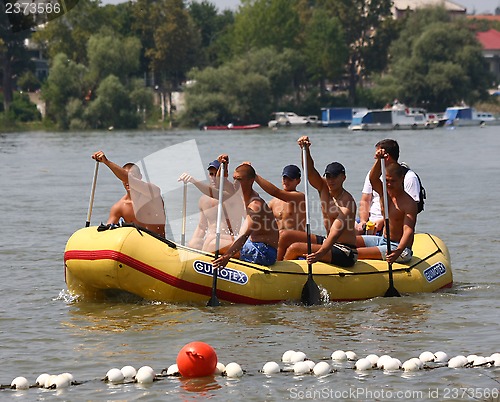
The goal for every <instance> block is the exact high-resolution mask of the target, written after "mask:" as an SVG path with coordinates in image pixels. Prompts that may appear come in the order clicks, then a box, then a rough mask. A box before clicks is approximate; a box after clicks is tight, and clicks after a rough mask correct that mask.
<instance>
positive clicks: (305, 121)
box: [267, 112, 318, 128]
mask: <svg viewBox="0 0 500 402" xmlns="http://www.w3.org/2000/svg"><path fill="white" fill-rule="evenodd" d="M313 124H314V125H316V124H318V116H299V115H297V113H294V112H276V113H274V119H273V120H271V121H269V122H268V123H267V125H268V126H269V127H276V128H277V127H289V126H311V125H313Z"/></svg>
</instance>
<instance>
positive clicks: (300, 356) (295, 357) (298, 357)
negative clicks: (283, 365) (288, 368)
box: [290, 352, 307, 363]
mask: <svg viewBox="0 0 500 402" xmlns="http://www.w3.org/2000/svg"><path fill="white" fill-rule="evenodd" d="M306 358H307V356H306V354H305V353H304V352H295V353H293V354H292V355H291V356H290V363H297V362H303V361H304V360H306Z"/></svg>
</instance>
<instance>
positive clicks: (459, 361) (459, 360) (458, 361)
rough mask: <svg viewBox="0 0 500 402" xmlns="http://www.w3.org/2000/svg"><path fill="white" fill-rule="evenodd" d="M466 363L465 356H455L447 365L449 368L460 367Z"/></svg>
mask: <svg viewBox="0 0 500 402" xmlns="http://www.w3.org/2000/svg"><path fill="white" fill-rule="evenodd" d="M467 363H468V360H467V358H466V357H465V356H455V357H452V358H451V359H450V360H449V361H448V367H450V368H461V367H464V366H465V365H466V364H467Z"/></svg>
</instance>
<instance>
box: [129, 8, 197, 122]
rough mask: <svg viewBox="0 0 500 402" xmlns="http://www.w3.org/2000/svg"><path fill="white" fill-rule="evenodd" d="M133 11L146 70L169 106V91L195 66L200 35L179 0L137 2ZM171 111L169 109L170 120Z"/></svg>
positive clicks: (175, 87) (175, 88)
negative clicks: (152, 77) (151, 74)
mask: <svg viewBox="0 0 500 402" xmlns="http://www.w3.org/2000/svg"><path fill="white" fill-rule="evenodd" d="M134 10H135V11H134V12H135V20H136V22H135V27H136V29H138V31H140V32H141V41H142V44H143V46H144V49H145V52H144V55H145V57H146V59H147V60H148V65H149V70H150V71H152V72H153V75H154V81H155V85H157V86H158V90H159V92H160V94H161V96H162V97H163V95H164V94H166V96H167V103H168V105H171V104H172V102H171V94H172V91H174V90H177V89H178V88H179V87H180V84H181V83H182V82H183V81H184V79H185V76H186V73H187V72H188V71H189V70H190V69H191V68H192V67H193V66H195V65H196V60H197V53H198V51H199V47H200V34H199V32H198V31H197V30H196V27H195V24H194V22H193V20H192V18H191V16H190V15H189V13H188V12H187V10H186V9H185V7H184V2H183V1H182V0H158V1H154V2H153V1H151V0H138V1H137V3H136V4H135V9H134ZM171 112H172V109H171V108H169V113H170V118H171V117H172V116H171ZM171 120H172V119H170V121H171Z"/></svg>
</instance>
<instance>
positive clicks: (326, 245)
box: [280, 136, 357, 267]
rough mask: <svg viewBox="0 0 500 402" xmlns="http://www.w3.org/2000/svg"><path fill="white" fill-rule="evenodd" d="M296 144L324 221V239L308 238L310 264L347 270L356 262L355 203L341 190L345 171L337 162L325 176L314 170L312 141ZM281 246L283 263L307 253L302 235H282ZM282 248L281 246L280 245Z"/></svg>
mask: <svg viewBox="0 0 500 402" xmlns="http://www.w3.org/2000/svg"><path fill="white" fill-rule="evenodd" d="M298 144H299V146H300V147H301V148H304V147H305V150H306V159H307V160H306V161H303V163H307V167H308V172H309V173H308V175H309V177H308V180H309V182H310V183H311V185H312V186H313V187H314V188H315V189H316V190H318V193H319V196H320V202H321V211H322V214H323V222H324V225H325V229H326V231H327V233H328V236H327V238H326V239H325V237H323V236H320V235H311V242H312V243H313V244H312V245H311V248H312V251H313V252H312V253H311V254H310V255H307V257H306V258H307V260H308V262H309V263H313V262H316V261H323V262H326V263H331V264H336V265H339V266H344V267H350V266H352V265H354V264H355V263H356V260H357V251H356V233H355V218H356V201H355V200H354V198H353V197H352V195H351V194H350V193H349V192H348V191H346V190H345V189H344V186H343V183H344V181H345V179H346V176H345V168H344V166H342V165H341V164H340V163H339V162H332V163H330V164H329V165H327V167H326V169H325V173H324V177H321V175H320V174H319V172H318V171H317V170H316V169H315V167H314V161H313V159H312V157H311V153H310V145H311V142H310V140H309V138H308V137H307V136H303V137H300V138H299V140H298ZM280 243H283V246H284V247H286V252H285V255H284V259H285V260H292V259H297V258H298V257H302V256H304V255H306V254H307V234H306V233H304V232H295V231H294V232H286V233H283V236H282V239H280ZM280 246H281V244H280Z"/></svg>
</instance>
